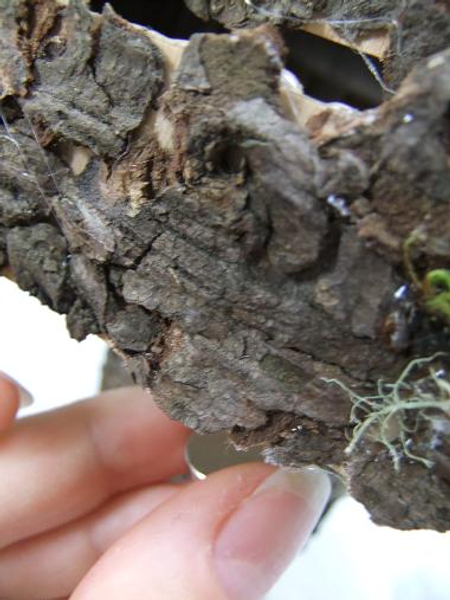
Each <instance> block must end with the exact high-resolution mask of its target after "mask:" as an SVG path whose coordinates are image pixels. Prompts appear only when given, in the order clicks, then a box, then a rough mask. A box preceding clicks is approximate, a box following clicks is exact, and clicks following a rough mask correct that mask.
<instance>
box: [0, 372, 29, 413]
mask: <svg viewBox="0 0 450 600" xmlns="http://www.w3.org/2000/svg"><path fill="white" fill-rule="evenodd" d="M0 378H1V379H3V380H4V381H7V382H8V383H10V384H12V385H13V386H14V387H16V389H17V391H18V392H19V405H20V408H25V407H27V406H31V405H32V404H33V402H34V398H33V395H32V394H31V393H30V392H29V391H28V390H27V389H26V388H24V387H23V385H21V384H20V383H19V382H18V381H16V380H15V379H13V378H12V377H11V376H10V375H7V374H6V373H4V372H3V371H0Z"/></svg>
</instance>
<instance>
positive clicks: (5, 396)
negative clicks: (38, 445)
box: [0, 371, 33, 431]
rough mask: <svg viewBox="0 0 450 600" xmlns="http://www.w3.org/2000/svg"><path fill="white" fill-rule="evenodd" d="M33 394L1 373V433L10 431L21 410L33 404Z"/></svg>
mask: <svg viewBox="0 0 450 600" xmlns="http://www.w3.org/2000/svg"><path fill="white" fill-rule="evenodd" d="M32 402H33V398H32V396H31V394H30V393H29V392H28V391H27V390H26V389H25V388H24V387H22V386H21V385H20V384H19V383H17V381H15V380H14V379H13V378H12V377H10V376H9V375H6V373H3V371H0V431H3V430H5V429H8V427H9V426H10V425H11V423H12V422H13V421H14V418H15V416H16V413H17V411H18V410H19V408H23V407H25V406H29V405H30V404H32Z"/></svg>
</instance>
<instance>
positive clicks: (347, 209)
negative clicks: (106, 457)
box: [0, 0, 450, 531]
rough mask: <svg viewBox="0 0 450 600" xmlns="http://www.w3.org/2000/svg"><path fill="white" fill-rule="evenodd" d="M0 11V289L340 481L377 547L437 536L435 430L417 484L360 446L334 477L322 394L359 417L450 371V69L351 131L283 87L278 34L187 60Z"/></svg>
mask: <svg viewBox="0 0 450 600" xmlns="http://www.w3.org/2000/svg"><path fill="white" fill-rule="evenodd" d="M0 10H1V12H0V30H1V35H0V44H1V51H0V97H1V98H2V99H3V100H2V117H3V118H2V121H3V127H2V129H1V130H0V156H1V162H0V269H1V270H2V272H3V274H6V275H8V276H12V277H13V278H14V279H15V280H16V281H17V283H18V284H19V285H20V286H21V287H22V288H23V289H26V290H28V291H30V292H31V293H33V294H34V295H36V296H37V297H39V298H40V299H41V300H42V301H43V302H44V303H46V304H48V305H49V306H50V307H51V308H53V309H54V310H57V311H59V312H62V313H66V314H67V324H68V327H69V330H70V332H71V334H72V335H73V336H74V337H75V338H76V339H82V338H83V337H85V336H86V335H87V334H89V333H98V334H101V335H103V336H105V337H106V338H107V339H108V340H110V342H111V344H112V345H113V346H114V348H115V349H116V351H117V352H118V353H119V354H120V355H121V356H122V357H123V358H124V359H125V360H126V362H127V364H128V366H129V369H130V371H131V372H132V373H133V376H134V377H135V380H136V381H137V382H138V383H139V384H141V385H143V386H145V387H150V388H151V389H152V391H153V394H154V397H155V399H156V400H157V402H158V403H159V404H160V405H161V406H162V407H163V408H164V409H165V410H166V411H167V412H168V413H169V414H170V415H171V416H172V417H174V418H175V419H179V420H181V421H183V422H184V423H186V424H187V425H188V426H190V427H192V428H194V429H196V430H198V431H217V430H229V431H230V433H231V436H232V439H233V440H234V441H235V442H236V443H237V444H239V445H241V446H250V445H253V444H262V445H263V446H264V448H265V453H266V456H267V457H268V460H270V461H272V462H274V463H276V464H279V465H285V466H289V467H293V468H298V467H301V466H302V465H310V464H317V465H320V466H322V467H324V468H327V469H329V470H332V471H334V472H336V473H338V474H339V475H340V476H342V477H343V478H344V479H345V480H346V482H347V485H348V487H349V489H350V491H351V493H352V494H353V495H354V496H355V497H356V498H358V499H360V500H361V501H362V502H364V504H365V505H366V506H367V508H368V509H369V510H370V512H371V514H372V516H373V518H374V519H375V521H376V522H378V523H383V524H388V525H392V526H394V527H399V528H406V529H407V528H417V527H424V528H433V529H436V530H440V531H443V530H446V529H448V528H449V527H450V500H449V498H450V495H449V494H450V435H449V427H450V420H449V416H448V413H445V412H443V413H441V412H440V413H439V415H438V417H439V418H438V417H435V415H434V413H433V414H432V415H431V416H430V415H427V416H428V417H429V418H426V419H423V420H420V422H418V421H414V424H415V425H416V426H417V428H416V430H414V431H409V432H408V437H409V440H408V445H407V446H402V447H400V450H399V453H400V454H401V451H402V448H403V450H408V448H409V449H410V450H411V452H412V453H413V454H418V455H420V456H421V457H422V458H424V459H426V460H427V461H429V466H428V467H427V466H425V465H424V464H423V462H421V461H417V460H414V459H413V458H411V456H409V455H408V452H406V453H405V452H404V453H403V456H401V458H402V460H401V464H400V470H396V469H395V465H394V464H393V461H392V456H391V454H392V453H390V452H389V447H388V446H386V445H385V444H384V445H383V444H382V443H380V442H379V441H376V440H374V438H373V436H371V435H367V436H364V437H363V438H362V439H361V441H360V443H359V444H357V446H356V448H355V450H354V452H353V453H351V454H346V452H345V448H346V447H347V445H348V436H349V434H350V432H351V423H350V411H351V408H352V402H351V400H350V397H349V395H348V393H347V392H345V391H344V390H342V389H340V388H339V387H338V386H337V385H330V384H327V383H325V382H324V381H323V379H324V378H328V379H337V380H339V381H340V382H341V383H343V384H345V385H346V386H347V387H348V388H350V389H351V390H352V391H353V392H354V393H359V394H361V395H364V396H366V395H369V396H370V395H373V393H374V390H375V389H376V385H377V381H378V380H379V379H383V380H385V381H395V380H397V379H398V376H399V374H400V372H401V371H402V369H403V368H404V367H405V366H406V365H407V364H408V363H409V361H410V360H411V358H414V357H423V356H429V355H430V354H433V353H435V352H438V351H443V352H448V349H449V340H450V333H449V322H448V320H447V318H446V315H445V312H442V311H436V310H434V311H430V308H429V305H427V304H426V301H427V299H426V295H425V292H424V288H423V287H422V285H421V281H424V280H425V276H426V274H427V273H430V272H435V271H436V270H438V269H439V270H441V271H442V272H445V273H447V272H448V271H446V269H448V268H450V219H449V216H450V210H449V208H450V205H449V200H450V196H449V189H450V169H449V156H450V108H449V107H450V51H448V50H447V51H444V52H441V53H439V54H436V55H433V56H432V57H431V58H429V59H427V61H425V62H423V63H422V64H421V65H420V66H419V67H418V68H417V69H416V70H415V71H414V72H413V73H412V74H411V75H410V76H409V78H408V79H407V80H406V81H405V82H404V84H403V85H402V87H401V89H400V90H399V92H398V93H397V94H396V95H395V97H394V98H393V99H391V100H390V101H388V102H386V103H385V104H383V105H382V106H381V107H380V108H379V109H377V110H371V111H367V112H362V113H358V112H357V111H342V110H333V109H332V108H330V107H327V106H321V105H320V104H319V103H317V102H313V101H312V100H308V99H307V98H304V97H303V96H302V94H301V91H299V88H297V87H296V86H295V85H292V84H288V83H286V75H285V74H283V72H282V67H283V62H282V58H283V54H284V48H283V42H282V39H281V37H280V36H279V34H278V33H277V31H276V30H275V29H273V28H271V27H268V26H263V27H261V28H256V29H254V30H242V31H238V32H235V33H232V34H230V35H220V36H219V35H211V34H202V35H194V36H192V38H191V40H190V42H189V44H187V45H186V46H183V45H182V44H180V43H170V42H169V41H167V40H165V39H164V38H162V37H161V36H158V34H156V33H155V32H150V31H148V30H146V29H144V28H140V27H137V26H132V25H130V24H129V23H127V22H126V21H124V20H122V19H121V18H120V17H118V16H117V15H116V14H115V13H114V12H113V11H112V10H111V9H110V8H106V9H105V10H104V12H103V14H102V15H95V14H93V13H90V12H89V11H88V9H87V8H86V6H85V4H84V3H83V2H82V1H81V0H70V1H68V2H62V1H61V2H57V1H56V0H41V1H39V2H34V3H28V2H25V0H0ZM174 67H177V68H176V70H174ZM288 81H289V80H288ZM283 82H284V83H283ZM311 106H314V114H312V115H311V112H310V108H311ZM412 235H413V236H414V237H411V236H412ZM411 239H414V240H416V241H415V242H414V244H413V245H411V248H410V250H408V253H407V254H406V259H408V260H406V259H405V252H404V248H405V242H406V243H408V242H409V241H410V240H411ZM409 254H410V255H411V257H410V256H409ZM408 262H413V263H414V268H413V271H412V270H411V268H408ZM402 286H403V293H402V294H396V291H397V290H398V289H399V288H402ZM405 290H406V291H405ZM448 291H449V290H446V289H444V290H438V292H436V293H437V295H439V294H441V293H444V294H445V293H446V292H448ZM439 297H440V296H439ZM447 303H448V300H447ZM445 306H447V305H445V304H444V307H445ZM436 360H437V359H436ZM448 363H449V361H448V356H443V357H440V358H439V367H442V368H446V367H447V368H448V366H449V364H448ZM436 368H437V367H436ZM409 424H410V423H409ZM369 433H370V432H369ZM396 435H397V437H398V435H399V434H398V432H397V434H395V433H394V434H393V437H392V440H393V444H397V442H396V439H397V438H396Z"/></svg>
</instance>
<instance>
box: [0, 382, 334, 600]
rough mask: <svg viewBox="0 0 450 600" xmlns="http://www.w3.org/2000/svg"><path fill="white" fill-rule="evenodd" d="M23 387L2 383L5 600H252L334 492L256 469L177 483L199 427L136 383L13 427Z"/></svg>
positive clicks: (318, 478) (317, 480) (1, 568)
mask: <svg viewBox="0 0 450 600" xmlns="http://www.w3.org/2000/svg"><path fill="white" fill-rule="evenodd" d="M15 394H17V391H16V390H14V389H13V385H12V384H5V381H4V380H2V379H1V378H0V427H1V426H2V424H3V432H1V433H0V480H1V482H2V485H1V488H0V598H1V600H53V599H56V598H60V599H61V598H68V597H69V596H70V598H71V600H100V599H101V600H103V599H105V600H106V599H108V600H116V599H117V600H119V599H120V600H138V599H139V600H256V599H259V598H261V597H262V595H263V594H264V593H265V592H266V591H267V590H268V589H269V588H270V587H271V586H272V585H273V583H274V582H275V581H276V579H277V578H278V576H279V575H280V574H281V572H282V571H283V570H284V568H285V567H286V566H287V564H288V563H289V562H290V560H291V558H292V557H293V556H294V554H295V553H296V551H297V548H298V546H299V545H301V544H302V543H304V542H305V540H306V539H307V537H308V536H309V533H310V532H311V530H312V529H313V527H314V525H315V523H316V521H317V519H318V517H319V515H320V513H321V511H322V509H323V506H324V504H325V502H326V499H327V497H328V494H329V482H328V480H327V478H326V477H325V476H323V475H321V474H319V473H304V474H302V475H299V476H295V477H293V476H289V475H286V474H284V473H283V472H281V471H277V470H275V469H273V468H272V467H270V466H268V465H264V464H257V463H255V464H247V465H241V466H237V467H232V468H228V469H224V470H222V471H219V472H216V473H214V474H213V475H210V476H208V477H207V479H206V480H205V481H202V482H194V483H189V484H185V485H174V484H172V483H169V481H170V478H171V477H173V476H174V475H176V474H180V473H182V472H185V470H186V465H185V462H184V448H185V443H186V440H187V438H188V436H189V434H190V432H189V430H187V429H186V428H185V427H183V426H182V425H180V424H178V423H174V422H173V421H171V420H170V419H169V418H168V417H167V416H165V415H164V414H163V413H162V412H161V411H160V410H159V409H158V408H157V407H156V406H155V405H154V404H153V403H152V401H151V398H150V397H149V395H148V394H146V393H145V392H142V391H140V390H138V389H137V388H127V389H122V390H117V391H113V392H107V393H104V394H101V395H100V396H98V397H96V398H93V399H91V400H88V401H82V402H78V403H76V404H73V405H71V406H68V407H64V408H61V409H58V410H54V411H52V412H49V413H44V414H41V415H37V416H33V417H29V418H26V419H21V420H19V421H16V422H15V423H13V417H14V411H11V406H12V405H14V406H16V409H17V405H18V399H17V397H16V396H15ZM13 396H14V397H15V400H14V398H13ZM11 398H13V399H12V400H11ZM3 400H4V401H3ZM5 407H6V410H5ZM11 415H12V416H11ZM8 425H9V428H8V429H5V428H6V427H7V426H8Z"/></svg>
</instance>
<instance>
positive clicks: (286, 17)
mask: <svg viewBox="0 0 450 600" xmlns="http://www.w3.org/2000/svg"><path fill="white" fill-rule="evenodd" d="M184 1H185V4H186V6H188V8H190V10H192V11H193V12H194V13H195V14H196V15H197V16H198V17H200V18H201V19H205V20H215V21H217V22H219V23H221V24H222V25H224V26H225V27H227V28H229V29H234V28H239V27H252V26H253V27H254V26H255V25H261V24H262V23H270V24H272V25H275V26H282V27H284V28H288V29H306V30H308V31H312V32H314V33H317V34H319V35H324V36H326V37H328V38H330V37H332V38H333V39H335V40H339V41H340V42H341V43H343V44H347V45H350V46H354V47H355V49H360V50H361V51H363V52H366V53H368V54H372V55H374V56H378V57H379V58H380V59H382V60H383V62H384V76H385V79H386V83H387V84H388V85H389V86H390V87H391V88H394V89H397V87H398V86H399V84H400V83H401V81H402V80H403V78H404V77H405V76H406V75H407V74H408V73H409V72H410V71H411V69H412V68H413V67H414V66H415V65H416V64H417V62H419V61H420V60H422V59H423V58H426V57H428V56H431V55H432V54H434V53H436V52H439V51H441V50H444V49H445V48H448V46H449V45H450V2H449V1H448V0H440V1H437V2H430V1H429V0H409V1H408V2H405V1H404V0H349V1H346V2H342V0H300V1H299V0H234V1H231V2H230V0H184Z"/></svg>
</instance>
